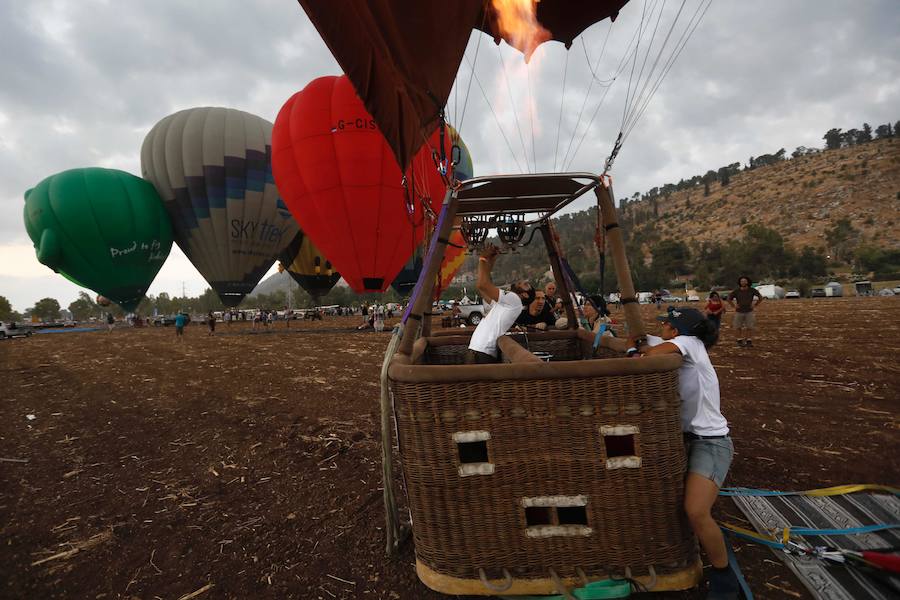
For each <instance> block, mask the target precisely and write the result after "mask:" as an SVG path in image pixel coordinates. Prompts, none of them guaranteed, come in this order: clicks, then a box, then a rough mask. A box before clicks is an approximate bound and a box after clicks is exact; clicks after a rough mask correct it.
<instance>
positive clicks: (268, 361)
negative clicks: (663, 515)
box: [0, 298, 900, 600]
mask: <svg viewBox="0 0 900 600" xmlns="http://www.w3.org/2000/svg"><path fill="white" fill-rule="evenodd" d="M643 308H644V310H645V316H646V318H647V319H648V321H649V320H650V319H651V318H652V316H653V309H652V308H651V307H643ZM358 322H359V318H358V317H346V318H332V319H330V320H326V321H324V322H320V323H315V324H308V323H301V322H295V323H293V324H292V327H291V328H290V329H289V330H288V329H284V324H283V323H280V324H278V326H277V328H276V329H275V330H271V331H267V332H265V333H258V334H254V333H251V332H250V330H249V328H248V327H245V326H239V325H233V326H232V327H231V328H226V327H224V326H222V325H220V328H219V335H216V336H215V337H208V336H207V335H206V331H205V328H204V327H203V326H199V325H192V326H189V327H188V328H187V332H186V339H185V340H184V343H182V344H176V343H175V334H174V331H173V329H171V328H156V329H154V328H149V329H116V330H115V331H114V332H113V333H112V334H109V335H107V334H106V333H105V332H80V333H79V332H69V333H59V334H45V335H36V336H34V337H32V338H30V339H15V340H6V341H4V342H2V343H0V373H2V378H0V386H2V387H0V458H2V460H0V574H2V576H0V597H2V598H28V599H37V598H41V599H50V598H73V599H108V600H113V599H119V598H127V599H132V600H133V599H135V598H140V599H142V600H150V599H154V598H160V599H164V600H177V599H180V598H188V597H192V598H199V599H201V600H207V599H212V598H216V599H218V598H235V599H245V598H246V599H257V598H271V599H282V598H304V599H306V598H321V599H323V600H330V599H331V598H368V599H373V600H374V599H376V598H386V599H398V598H399V599H407V598H411V599H437V598H442V597H443V596H440V595H438V594H435V593H433V592H431V591H429V590H427V589H426V588H424V586H422V585H421V584H419V583H418V580H417V579H416V576H415V573H414V570H413V566H412V565H413V561H414V555H413V549H412V547H411V542H408V543H407V544H406V545H405V547H404V550H403V553H402V554H401V556H400V557H399V558H398V559H395V560H387V559H385V558H384V556H383V545H384V538H383V532H382V528H383V507H382V496H381V470H380V449H379V418H378V414H379V411H378V393H379V388H378V375H379V369H380V364H381V360H382V355H383V352H384V348H385V345H386V344H387V342H388V337H389V336H388V334H387V333H382V334H378V333H375V332H371V331H369V332H357V331H355V330H354V328H355V326H356V325H357V324H358ZM758 325H759V331H758V335H757V337H756V339H755V340H754V341H755V347H754V348H752V349H744V348H739V347H737V345H736V344H735V341H734V334H733V332H732V331H731V329H730V327H727V326H726V327H724V332H723V338H722V340H721V342H720V344H719V346H717V347H716V348H715V349H714V350H713V351H712V358H713V363H714V364H715V365H716V367H717V370H718V373H719V378H720V381H721V385H722V397H723V411H724V413H725V415H726V417H727V418H728V419H729V421H730V423H731V426H732V434H733V436H734V440H735V446H736V449H737V455H736V457H735V462H734V464H733V467H732V471H731V473H730V474H729V482H728V483H730V484H731V485H741V486H751V487H764V488H773V489H808V488H816V487H823V486H830V485H837V484H844V483H857V482H860V483H869V482H870V483H883V484H892V485H898V484H900V431H898V416H900V409H898V397H900V362H898V357H900V298H843V299H833V298H827V299H824V298H823V299H816V300H783V301H778V302H775V301H772V302H766V303H764V304H763V305H762V307H761V310H760V313H759V316H758ZM718 512H719V515H720V516H721V517H723V518H727V520H730V521H734V522H741V521H742V519H741V515H740V513H739V512H738V511H737V509H736V508H734V506H733V505H732V503H731V502H730V501H729V500H728V499H722V500H721V501H720V502H719V503H718ZM737 551H738V557H739V560H740V562H741V564H742V566H743V569H744V572H745V575H746V576H747V579H748V581H749V583H750V585H751V586H752V588H753V590H754V591H755V592H756V594H757V597H758V598H789V597H796V598H808V597H809V595H808V594H807V592H806V591H805V589H804V588H803V587H802V586H801V585H800V584H799V582H798V581H797V580H796V579H794V577H793V575H792V574H791V573H790V572H789V571H788V570H787V569H786V568H785V567H783V566H782V564H781V563H780V562H779V561H778V560H777V558H776V557H775V556H773V555H772V554H771V552H770V551H769V550H766V549H762V548H760V547H758V546H751V545H748V544H744V543H738V546H737ZM646 597H648V598H663V597H665V598H698V597H701V596H700V595H699V594H698V592H696V591H691V592H686V593H682V594H668V595H657V596H652V595H648V596H646Z"/></svg>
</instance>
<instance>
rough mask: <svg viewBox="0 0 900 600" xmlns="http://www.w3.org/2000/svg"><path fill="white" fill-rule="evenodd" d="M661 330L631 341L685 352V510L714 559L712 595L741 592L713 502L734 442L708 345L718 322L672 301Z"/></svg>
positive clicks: (648, 351)
mask: <svg viewBox="0 0 900 600" xmlns="http://www.w3.org/2000/svg"><path fill="white" fill-rule="evenodd" d="M657 320H659V321H661V327H662V330H661V333H660V335H659V336H655V335H648V336H646V341H645V343H643V344H641V343H639V340H638V339H633V340H632V345H633V346H634V347H636V348H637V349H638V354H639V355H640V356H650V355H654V354H676V353H677V354H680V355H681V356H682V358H683V363H682V366H681V368H680V369H679V371H678V390H679V392H680V395H681V429H682V432H683V435H684V443H685V451H686V452H687V456H688V474H687V479H686V481H685V487H684V510H685V512H686V513H687V516H688V520H689V521H690V523H691V527H692V529H693V530H694V533H695V534H696V535H697V539H699V540H700V545H701V546H702V547H703V550H704V551H705V552H706V556H707V557H708V558H709V561H710V563H712V567H713V568H712V570H711V571H710V575H709V584H710V585H709V595H708V596H707V597H708V598H710V599H711V600H712V599H717V600H724V599H730V598H734V599H735V600H736V599H737V597H738V596H737V595H738V589H739V585H738V581H737V577H736V576H735V574H734V572H733V571H732V570H731V569H730V568H729V566H728V551H727V550H726V547H725V539H724V537H723V536H722V531H721V530H720V529H719V526H718V524H717V523H716V521H715V519H713V517H712V507H713V504H714V503H715V501H716V498H717V497H718V494H719V488H720V487H722V484H723V483H724V481H725V476H726V475H727V474H728V468H729V467H730V466H731V460H732V458H733V457H734V445H733V444H732V441H731V437H730V436H729V435H728V433H729V429H728V421H726V420H725V417H724V416H722V411H721V409H720V398H719V378H718V377H717V376H716V371H715V369H714V368H713V366H712V363H711V362H710V360H709V354H707V350H708V349H709V348H712V347H713V345H715V343H716V342H717V341H718V336H719V328H718V327H717V326H716V324H715V323H714V322H713V321H711V320H710V319H708V318H707V317H706V316H705V315H704V314H703V313H701V312H700V311H699V310H697V309H694V308H676V307H672V306H670V307H669V309H668V312H667V313H666V314H664V315H660V316H659V317H657Z"/></svg>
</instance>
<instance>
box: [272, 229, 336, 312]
mask: <svg viewBox="0 0 900 600" xmlns="http://www.w3.org/2000/svg"><path fill="white" fill-rule="evenodd" d="M279 260H280V261H281V264H282V265H284V268H285V270H286V271H287V272H288V273H290V275H291V277H292V278H293V280H294V281H296V282H297V284H298V285H299V286H300V287H302V288H303V289H304V290H306V293H307V294H309V295H310V296H312V297H313V298H319V297H321V296H324V295H325V294H327V293H328V292H330V291H331V288H333V287H334V284H336V283H337V282H338V280H339V279H340V278H341V276H340V274H339V273H338V272H337V271H335V270H334V269H333V268H332V267H331V263H330V262H329V261H328V260H326V259H325V257H324V256H322V253H321V252H319V250H318V248H316V247H315V246H313V243H312V242H311V241H310V239H309V237H308V236H306V235H305V234H304V233H303V232H302V231H299V232H297V235H296V236H294V239H293V240H291V243H290V244H288V247H287V248H286V249H285V250H284V252H282V253H281V256H280V257H279Z"/></svg>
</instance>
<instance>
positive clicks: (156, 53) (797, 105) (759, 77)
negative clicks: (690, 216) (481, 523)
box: [0, 0, 900, 311]
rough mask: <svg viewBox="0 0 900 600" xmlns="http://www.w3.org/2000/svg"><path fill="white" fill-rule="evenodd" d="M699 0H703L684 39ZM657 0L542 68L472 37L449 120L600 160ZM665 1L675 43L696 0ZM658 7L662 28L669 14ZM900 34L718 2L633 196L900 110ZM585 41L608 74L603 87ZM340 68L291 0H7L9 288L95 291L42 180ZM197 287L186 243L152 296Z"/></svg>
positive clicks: (2, 198)
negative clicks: (25, 215)
mask: <svg viewBox="0 0 900 600" xmlns="http://www.w3.org/2000/svg"><path fill="white" fill-rule="evenodd" d="M347 1H350V0H347ZM699 1H700V0H688V1H687V3H686V4H685V8H684V11H683V12H682V15H681V18H680V20H679V21H678V22H677V23H676V30H675V33H674V34H673V36H672V38H671V39H670V42H669V43H670V45H672V44H674V41H675V40H676V39H677V36H678V35H680V32H681V30H682V29H683V28H684V26H685V25H686V24H687V23H688V22H689V19H690V16H691V15H692V14H693V13H694V10H695V8H696V7H697V6H698V3H699ZM655 5H656V4H655V3H654V1H653V0H650V1H649V2H648V3H647V4H646V5H645V4H644V3H643V2H642V0H631V2H630V3H629V4H627V5H626V6H625V7H624V9H623V10H622V12H621V14H620V17H619V19H618V20H617V21H616V22H615V24H612V25H611V24H610V23H609V21H606V22H603V23H599V24H596V25H594V26H593V27H591V28H590V29H588V30H587V31H586V32H585V33H584V34H583V36H582V38H581V39H579V40H576V42H575V44H574V45H573V46H572V48H571V49H570V50H569V51H568V53H566V51H565V49H564V47H563V46H562V45H561V44H557V43H549V44H544V45H543V46H542V47H541V49H539V51H538V53H537V55H536V56H535V58H534V59H533V60H532V62H531V64H530V66H528V67H526V66H525V65H524V62H523V60H522V56H521V54H518V53H517V52H516V51H514V50H512V49H510V48H508V47H507V46H506V45H505V44H504V45H502V46H501V47H500V49H499V50H498V48H497V46H495V45H494V44H493V41H492V40H491V39H490V38H488V37H487V36H484V35H483V34H473V36H472V38H471V39H470V41H469V46H468V49H467V60H464V61H463V64H462V67H461V68H460V71H459V74H458V79H457V90H456V91H455V92H454V93H452V94H451V99H450V102H449V104H448V116H449V117H450V119H451V122H452V123H453V124H455V125H457V126H458V127H459V128H460V130H461V132H462V136H463V138H464V139H465V141H466V143H467V145H468V147H469V149H470V151H471V154H472V156H473V159H474V163H475V173H476V175H485V174H491V173H497V172H500V173H515V172H522V171H526V170H527V171H532V170H534V169H535V163H536V168H537V171H552V170H554V168H556V169H561V168H562V163H563V156H564V155H565V154H566V149H567V148H568V149H569V156H568V159H566V161H565V167H566V168H568V169H570V170H579V171H580V170H586V171H594V172H599V171H601V170H602V167H603V160H604V158H605V157H606V156H607V155H608V154H609V151H610V148H611V145H612V142H613V140H614V139H615V137H616V134H617V133H618V131H619V127H620V125H621V122H622V115H623V108H624V105H625V98H626V95H627V94H628V83H629V80H630V79H631V78H630V74H631V71H630V68H626V69H625V70H623V71H622V73H621V74H620V75H619V77H618V78H617V79H616V81H615V82H614V83H613V85H612V86H611V87H609V91H608V92H607V94H606V97H605V99H604V100H603V103H602V105H599V101H600V98H601V97H602V96H603V93H604V91H605V90H606V87H605V86H606V85H607V84H606V83H604V82H603V81H602V80H607V79H609V78H610V77H611V76H612V75H613V73H614V72H615V71H616V66H617V64H618V63H619V61H620V59H621V58H622V55H623V53H624V52H625V49H626V48H627V47H628V44H629V41H630V40H631V39H632V37H633V36H634V34H635V31H636V30H637V27H638V24H639V23H640V21H641V17H642V13H645V11H650V10H651V9H652V7H653V6H655ZM664 6H665V10H664V11H663V14H662V16H661V18H660V21H659V23H660V24H659V31H658V33H657V38H656V39H657V44H658V43H659V42H661V40H662V39H663V37H664V34H665V33H666V32H667V31H668V26H669V25H670V24H671V23H672V21H673V18H674V15H675V13H676V12H677V9H678V7H679V6H680V2H677V1H676V0H667V1H666V3H665V5H664ZM653 14H654V15H655V14H656V13H653ZM647 22H648V23H649V24H650V27H651V29H650V30H649V31H648V33H647V34H646V36H645V38H644V40H648V39H649V35H650V33H651V32H652V27H655V25H656V19H655V17H654V18H653V19H652V20H649V21H647ZM898 32H900V5H898V2H897V0H857V1H855V2H852V3H851V2H846V1H844V0H834V1H828V0H805V1H800V0H789V1H785V2H778V1H775V0H771V1H768V2H743V1H739V0H715V1H714V2H713V3H712V5H711V7H710V8H709V10H708V12H707V13H706V15H705V17H704V19H703V21H702V22H701V24H700V26H699V28H697V30H696V32H695V33H694V34H693V37H692V38H691V39H690V41H689V42H688V44H687V46H686V47H685V49H684V51H683V52H682V53H681V55H680V57H679V58H678V60H677V62H676V63H675V65H674V66H673V67H672V69H671V71H670V72H669V73H668V76H667V78H666V79H665V81H664V82H663V83H662V85H661V86H660V87H659V89H658V91H657V92H656V94H655V95H654V96H653V97H652V99H651V101H650V103H649V105H648V108H647V110H646V112H644V114H643V116H642V118H641V119H640V120H639V121H638V122H637V124H636V126H635V127H634V129H633V132H632V133H631V135H630V136H629V137H628V139H627V140H626V143H625V145H624V147H623V149H622V151H621V153H620V155H619V158H618V160H617V161H616V163H615V166H614V168H613V171H612V174H613V176H614V178H615V189H616V193H617V195H618V196H624V195H630V194H632V193H634V192H638V191H646V190H648V189H650V188H651V187H653V186H657V185H661V184H663V183H666V182H670V181H677V180H678V179H680V178H682V177H690V176H692V175H694V174H698V173H704V172H706V171H707V170H709V169H715V168H718V167H720V166H723V165H726V164H729V163H732V162H735V161H741V162H742V163H746V161H747V159H748V157H750V156H753V155H759V154H763V153H767V152H774V151H776V150H778V149H779V148H781V147H785V148H787V149H788V151H791V150H792V149H793V148H795V147H796V146H801V145H803V146H815V147H821V146H822V145H823V140H822V135H823V134H824V133H825V131H827V130H828V129H829V128H831V127H841V128H844V129H848V128H852V127H859V126H860V125H861V123H863V122H864V121H865V122H868V123H870V124H872V125H873V126H875V125H877V124H880V123H885V122H889V121H890V122H895V121H897V120H898V119H900V35H898ZM479 38H481V43H480V44H479V43H478V39H479ZM582 42H583V44H582ZM604 42H605V52H603V53H601V49H602V48H603V47H604ZM435 43H439V40H436V41H435ZM645 48H646V46H643V47H639V53H638V55H639V57H640V61H639V62H638V65H637V68H636V69H635V75H634V77H635V78H636V77H637V73H638V72H639V70H640V67H641V64H642V62H641V61H642V60H643V56H644V49H645ZM476 50H477V52H476ZM422 51H423V52H427V51H429V50H428V49H427V48H423V50H422ZM667 54H668V53H664V55H663V59H665V56H667ZM586 57H589V58H590V60H591V61H592V63H594V64H596V76H597V80H601V81H600V83H596V82H595V83H594V84H593V86H591V89H590V94H587V92H588V89H589V86H590V84H591V80H592V78H591V75H590V71H589V70H588V68H587V58H586ZM655 57H656V53H655V52H652V53H651V54H650V56H649V60H648V62H647V66H646V69H650V67H651V65H652V63H653V61H654V60H655ZM598 58H599V62H598ZM470 61H471V62H474V64H475V70H476V73H477V80H475V81H473V82H472V83H471V86H470V84H469V81H470V74H471V69H470V68H469V66H468V64H469V62H470ZM501 61H502V63H503V64H505V69H503V68H501ZM336 74H340V70H339V68H338V66H337V63H336V62H335V61H334V59H333V58H332V57H331V55H330V53H329V52H328V50H327V48H326V47H325V45H324V44H323V43H322V41H321V40H320V38H319V36H318V35H317V33H316V31H315V29H314V28H313V26H312V25H311V23H310V22H309V19H308V18H307V17H306V14H305V13H304V12H303V10H302V9H301V8H300V6H299V5H298V4H297V3H296V2H294V1H292V0H197V1H193V2H186V1H184V0H154V1H153V2H146V1H143V0H46V1H45V0H31V1H28V2H19V1H16V0H0V81H2V84H0V295H2V296H6V297H7V298H9V300H10V301H11V302H12V304H13V307H14V308H15V309H17V310H19V311H22V310H24V309H25V308H27V307H30V306H32V305H33V304H34V303H35V302H36V301H37V300H39V299H40V298H43V297H47V296H50V297H54V298H56V299H57V300H59V302H60V304H61V305H62V306H63V307H65V306H67V305H68V304H69V302H71V301H72V300H74V299H75V297H76V295H77V293H78V291H79V288H78V287H76V286H75V285H73V284H71V283H70V282H68V281H67V280H65V279H64V278H63V277H62V276H60V275H56V274H55V273H53V272H52V271H50V270H49V269H48V268H46V267H44V266H43V265H41V264H40V263H38V262H37V260H36V258H35V256H34V250H33V248H32V244H31V241H30V240H29V238H28V235H27V234H26V232H25V229H24V226H23V221H22V207H23V202H24V201H23V193H24V191H25V190H26V189H28V188H30V187H32V186H34V185H35V184H36V183H38V182H39V181H40V180H41V179H43V178H44V177H47V176H49V175H52V174H55V173H57V172H59V171H62V170H65V169H70V168H75V167H87V166H101V167H110V168H117V169H122V170H124V171H128V172H131V173H133V174H136V175H139V174H140V148H141V143H142V141H143V139H144V136H145V135H146V134H147V133H148V132H149V130H150V128H151V127H152V126H153V125H154V124H155V123H156V122H157V121H159V120H160V119H161V118H163V117H165V116H166V115H168V114H171V113H172V112H175V111H178V110H181V109H185V108H190V107H195V106H226V107H232V108H238V109H241V110H245V111H248V112H251V113H254V114H257V115H259V116H261V117H263V118H265V119H268V120H270V121H274V120H275V116H276V114H277V112H278V109H279V108H280V107H281V105H282V103H283V102H284V101H285V100H286V99H287V98H288V97H289V96H290V95H291V94H293V93H294V92H295V91H297V90H299V89H301V88H303V87H304V86H305V85H306V84H307V83H308V82H309V81H311V80H312V79H314V78H316V77H319V76H322V75H336ZM564 74H565V85H563V75H564ZM631 80H632V81H636V79H631ZM529 81H530V86H529ZM479 82H480V84H481V86H482V87H483V89H484V94H482V92H481V89H480V88H479ZM529 87H530V90H531V91H530V93H529ZM467 90H469V91H468V94H467ZM467 97H468V100H466V98H467ZM639 97H640V96H639ZM485 98H487V101H486V100H485ZM585 98H587V100H586V101H585ZM529 105H533V106H534V111H533V116H529V112H528V110H527V108H528V106H529ZM598 105H599V106H600V108H599V110H598V109H597V107H598ZM582 106H584V107H585V108H584V109H583V110H582ZM595 113H596V115H597V116H596V118H594V119H593V120H592V116H593V115H594V114H595ZM463 114H464V115H465V118H464V119H463ZM579 114H581V118H580V119H579ZM495 115H496V116H495ZM560 115H562V116H560ZM558 123H560V124H561V126H560V127H559V128H558V127H557V124H558ZM589 123H590V129H588V128H587V126H588V124H589ZM576 125H577V126H578V130H577V131H574V130H575V127H576ZM573 131H574V132H573ZM585 131H587V135H584V132H585ZM501 132H502V133H501ZM504 136H505V138H506V140H508V143H507V142H506V141H504ZM582 136H584V141H583V143H581V145H580V146H579V140H580V139H582ZM557 138H558V140H559V141H558V142H557ZM573 139H574V141H573V142H570V140H573ZM576 148H578V152H577V154H576V153H575V149H576ZM532 149H534V151H533V150H532ZM535 154H536V157H535ZM526 155H527V159H526ZM554 165H556V166H555V167H554ZM585 206H586V205H584V204H582V205H580V206H578V207H576V208H584V207H585ZM182 285H183V286H184V288H185V290H186V292H187V293H188V295H197V294H199V293H201V292H203V290H204V289H205V288H206V287H207V285H206V283H205V281H204V280H203V278H202V277H201V276H200V274H199V273H198V272H197V271H196V270H195V269H194V268H193V267H192V266H191V264H190V262H189V261H188V260H187V259H186V258H185V257H184V255H183V254H181V252H180V251H179V250H178V248H177V247H176V246H174V245H173V247H172V253H171V255H170V257H169V259H168V262H167V263H166V265H165V266H164V267H163V269H162V270H161V271H160V273H159V275H158V276H157V278H156V281H155V282H154V284H153V286H152V287H151V288H150V293H151V294H156V293H159V292H161V291H166V292H169V293H170V294H173V295H174V294H179V295H180V294H181V291H182Z"/></svg>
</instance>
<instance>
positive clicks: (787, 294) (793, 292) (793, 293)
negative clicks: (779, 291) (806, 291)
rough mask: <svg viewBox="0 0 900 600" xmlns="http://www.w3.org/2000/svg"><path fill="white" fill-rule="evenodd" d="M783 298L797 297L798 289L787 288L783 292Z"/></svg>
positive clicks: (798, 294) (798, 295)
mask: <svg viewBox="0 0 900 600" xmlns="http://www.w3.org/2000/svg"><path fill="white" fill-rule="evenodd" d="M784 297H785V298H799V297H800V292H799V291H798V290H788V291H786V292H785V293H784Z"/></svg>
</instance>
